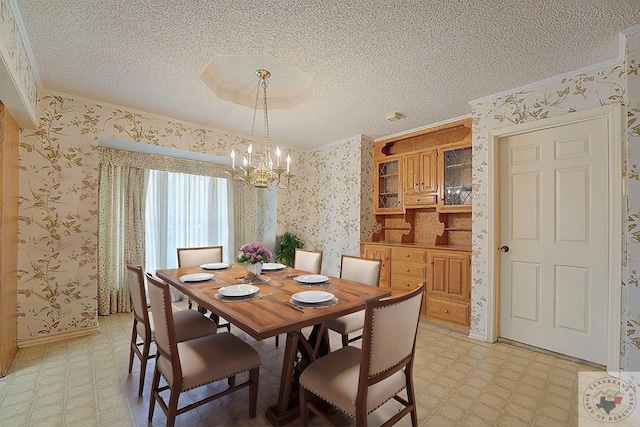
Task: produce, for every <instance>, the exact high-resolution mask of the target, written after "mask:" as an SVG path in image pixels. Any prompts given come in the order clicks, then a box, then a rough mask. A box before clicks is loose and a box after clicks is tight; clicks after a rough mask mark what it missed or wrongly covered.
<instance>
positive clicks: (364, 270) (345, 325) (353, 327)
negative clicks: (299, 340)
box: [327, 255, 381, 347]
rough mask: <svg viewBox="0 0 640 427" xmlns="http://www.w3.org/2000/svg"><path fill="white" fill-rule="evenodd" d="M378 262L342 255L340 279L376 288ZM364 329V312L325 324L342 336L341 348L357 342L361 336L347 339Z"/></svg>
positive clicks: (378, 272) (378, 280)
mask: <svg viewBox="0 0 640 427" xmlns="http://www.w3.org/2000/svg"><path fill="white" fill-rule="evenodd" d="M380 265H381V262H380V260H377V259H367V258H360V257H354V256H348V255H342V259H341V262H340V277H341V278H342V279H347V280H353V281H354V282H360V283H364V284H366V285H371V286H378V284H379V283H380ZM363 327H364V311H359V312H356V313H351V314H347V315H346V316H342V317H338V318H337V319H332V320H330V321H328V322H327V328H329V329H331V330H332V331H334V332H337V333H339V334H340V335H341V336H342V346H343V347H346V346H347V345H349V343H350V342H353V341H355V340H358V339H360V338H361V337H362V335H358V336H356V337H353V338H349V334H350V333H352V332H358V331H360V330H361V329H362V328H363Z"/></svg>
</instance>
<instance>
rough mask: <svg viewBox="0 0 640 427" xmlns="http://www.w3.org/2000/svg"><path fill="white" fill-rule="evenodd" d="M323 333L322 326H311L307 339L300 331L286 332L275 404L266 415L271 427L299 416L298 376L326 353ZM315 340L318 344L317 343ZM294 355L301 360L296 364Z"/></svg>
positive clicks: (325, 339)
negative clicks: (298, 356) (311, 329)
mask: <svg viewBox="0 0 640 427" xmlns="http://www.w3.org/2000/svg"><path fill="white" fill-rule="evenodd" d="M325 330H326V329H325V328H324V327H323V326H320V325H317V326H314V327H313V331H312V332H311V335H310V336H309V340H307V339H306V338H305V336H304V335H302V332H300V331H295V332H289V333H287V343H286V345H285V349H284V360H283V361H282V375H281V376H280V391H279V393H278V403H277V404H276V405H274V406H271V407H270V408H269V409H267V412H266V417H267V419H268V420H269V421H270V422H271V424H273V425H274V426H281V425H283V424H286V423H288V422H289V421H291V420H294V419H296V418H298V417H299V416H300V405H299V402H298V387H299V385H298V377H299V376H300V374H301V373H302V371H303V370H304V368H306V367H307V366H308V365H309V363H311V362H313V361H314V360H315V359H316V358H317V357H319V356H324V355H326V354H327V352H328V339H329V337H328V335H327V333H326V332H325ZM318 340H322V341H321V342H320V343H318ZM316 343H318V345H316ZM298 352H300V355H301V360H300V361H299V362H298V363H296V355H297V354H298Z"/></svg>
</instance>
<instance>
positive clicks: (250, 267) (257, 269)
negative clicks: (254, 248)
mask: <svg viewBox="0 0 640 427" xmlns="http://www.w3.org/2000/svg"><path fill="white" fill-rule="evenodd" d="M247 273H248V274H247V275H248V276H252V275H253V276H255V277H260V273H262V263H261V262H256V263H254V264H247Z"/></svg>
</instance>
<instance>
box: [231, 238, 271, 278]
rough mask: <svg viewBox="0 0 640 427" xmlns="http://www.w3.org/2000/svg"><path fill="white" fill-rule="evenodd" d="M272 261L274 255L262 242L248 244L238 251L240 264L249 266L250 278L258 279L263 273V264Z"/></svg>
mask: <svg viewBox="0 0 640 427" xmlns="http://www.w3.org/2000/svg"><path fill="white" fill-rule="evenodd" d="M272 259H273V253H271V251H270V250H269V249H267V247H266V246H265V245H263V244H262V243H260V242H253V243H247V244H246V245H243V246H242V247H241V248H240V250H239V251H238V262H243V263H245V264H247V272H248V275H249V276H255V277H258V276H259V275H260V273H262V263H264V262H271V260H272Z"/></svg>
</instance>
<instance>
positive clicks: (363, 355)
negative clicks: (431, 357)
mask: <svg viewBox="0 0 640 427" xmlns="http://www.w3.org/2000/svg"><path fill="white" fill-rule="evenodd" d="M423 290H424V284H421V285H420V286H419V287H418V288H417V289H414V290H413V291H411V292H408V293H406V294H402V295H400V296H395V297H389V298H383V299H380V300H377V301H367V302H366V305H365V310H364V311H365V326H364V334H363V340H362V349H359V348H357V347H353V346H347V347H342V348H341V349H339V350H337V351H334V352H332V353H329V354H328V355H326V356H324V357H321V358H319V359H317V360H315V361H314V362H312V363H311V364H310V365H309V366H307V368H306V369H305V370H304V371H303V372H302V374H301V375H300V380H299V382H300V391H299V393H300V416H301V423H302V425H303V426H307V425H309V411H310V410H311V411H312V412H313V413H315V414H316V415H318V416H320V417H321V418H322V419H324V420H325V421H327V422H329V423H332V422H331V420H330V419H329V418H328V417H327V415H326V412H325V410H326V408H324V409H325V410H322V409H321V408H322V407H323V405H318V403H317V402H318V399H317V398H320V400H324V401H325V402H327V403H329V404H331V405H333V406H335V407H336V408H337V409H339V410H340V411H342V412H344V413H345V414H347V415H349V416H350V417H352V418H355V420H356V425H357V426H366V425H367V415H369V414H371V413H372V412H373V411H375V410H376V409H377V408H379V407H380V406H382V404H384V403H385V402H387V401H388V400H390V399H395V400H396V401H398V402H400V403H401V404H402V405H403V406H404V407H403V408H402V410H401V411H399V412H397V413H395V414H394V415H393V417H391V418H390V419H389V420H388V421H386V422H385V423H384V425H393V424H395V423H397V422H398V421H399V420H400V419H401V418H403V417H404V416H405V415H407V414H408V413H411V424H412V425H413V426H417V425H418V415H417V412H416V401H415V390H414V386H413V361H414V355H415V348H416V335H417V331H418V322H419V318H420V305H421V303H422V295H423ZM405 388H406V390H407V398H406V399H405V398H403V397H402V396H400V395H399V393H400V392H401V391H402V390H404V389H405Z"/></svg>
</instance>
